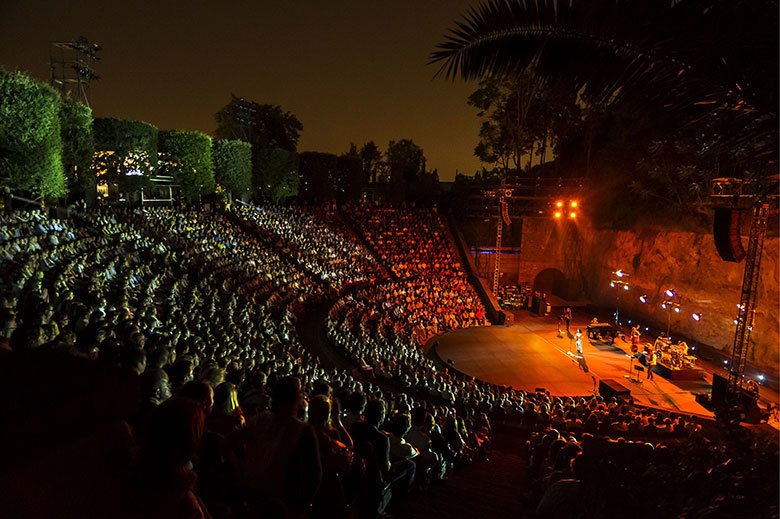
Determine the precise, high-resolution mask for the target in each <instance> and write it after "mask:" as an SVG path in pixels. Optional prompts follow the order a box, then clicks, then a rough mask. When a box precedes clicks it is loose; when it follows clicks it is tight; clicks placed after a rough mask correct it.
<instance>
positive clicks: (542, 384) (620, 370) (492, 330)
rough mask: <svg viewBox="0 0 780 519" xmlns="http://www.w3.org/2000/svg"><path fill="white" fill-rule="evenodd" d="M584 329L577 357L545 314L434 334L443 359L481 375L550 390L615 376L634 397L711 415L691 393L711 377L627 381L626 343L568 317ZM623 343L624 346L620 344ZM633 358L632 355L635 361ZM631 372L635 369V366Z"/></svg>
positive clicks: (582, 387)
mask: <svg viewBox="0 0 780 519" xmlns="http://www.w3.org/2000/svg"><path fill="white" fill-rule="evenodd" d="M577 327H580V328H581V329H582V330H583V341H582V349H583V352H582V353H583V357H582V358H578V357H577V355H576V347H575V345H574V341H573V339H570V338H569V337H567V335H566V332H565V331H564V332H563V336H562V337H560V336H558V333H557V326H556V322H555V321H554V320H552V319H551V318H549V317H532V316H530V315H529V314H528V313H527V312H525V317H524V318H523V319H521V320H520V321H519V322H515V323H514V324H513V325H511V326H486V327H480V328H466V329H462V330H456V331H453V332H449V333H446V334H444V335H441V336H439V337H437V338H436V340H437V341H438V343H439V344H438V346H437V353H438V355H439V357H441V359H442V360H444V361H447V360H449V359H451V360H452V361H453V362H454V363H455V364H454V367H455V369H457V370H458V371H461V372H463V373H466V374H468V375H471V376H474V377H476V378H478V379H480V380H484V381H486V382H491V383H493V384H500V385H506V386H512V387H514V388H517V389H522V390H525V391H534V390H535V389H536V388H544V389H546V390H548V391H549V392H550V393H551V394H553V395H572V396H574V395H589V394H593V391H594V387H597V384H598V381H599V380H601V379H615V380H617V381H618V382H620V383H621V384H623V385H624V386H625V387H627V388H629V389H630V390H631V396H632V397H633V398H634V400H635V401H636V402H637V403H641V404H644V405H649V406H653V407H658V408H664V409H669V410H675V411H681V412H685V413H695V414H699V415H702V416H708V417H711V416H712V413H711V412H709V411H707V410H706V409H705V408H704V407H702V406H701V405H699V404H698V403H697V402H696V400H695V397H694V393H698V392H706V391H709V390H710V384H711V382H712V377H711V375H710V376H707V375H706V374H705V378H703V379H701V380H675V381H671V380H666V379H664V378H663V377H661V376H660V375H658V374H655V378H654V380H647V379H646V378H645V377H646V376H647V375H646V373H641V374H640V375H641V378H640V380H641V381H642V382H641V383H636V382H632V381H629V380H628V379H627V378H625V375H628V374H629V366H630V359H629V358H628V357H627V351H628V348H629V344H627V343H626V344H623V343H622V342H623V341H621V340H617V341H616V342H615V345H614V346H607V345H601V344H597V343H591V342H590V341H589V340H588V339H587V336H586V335H585V323H584V322H583V323H576V322H575V323H572V326H571V333H572V334H574V333H575V332H576V331H577ZM623 348H625V350H624V349H623ZM634 362H635V363H636V361H634ZM634 373H636V372H634Z"/></svg>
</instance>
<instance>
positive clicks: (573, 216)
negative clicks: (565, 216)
mask: <svg viewBox="0 0 780 519" xmlns="http://www.w3.org/2000/svg"><path fill="white" fill-rule="evenodd" d="M569 218H577V213H569Z"/></svg>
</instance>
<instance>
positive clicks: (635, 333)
mask: <svg viewBox="0 0 780 519" xmlns="http://www.w3.org/2000/svg"><path fill="white" fill-rule="evenodd" d="M641 336H642V334H641V333H640V331H639V325H637V326H634V327H633V328H631V353H634V354H636V353H637V352H638V351H639V338H640V337H641Z"/></svg>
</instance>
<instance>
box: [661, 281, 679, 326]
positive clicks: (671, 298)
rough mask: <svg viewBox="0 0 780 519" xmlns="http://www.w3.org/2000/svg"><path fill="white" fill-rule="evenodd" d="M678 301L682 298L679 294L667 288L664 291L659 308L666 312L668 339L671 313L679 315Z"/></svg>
mask: <svg viewBox="0 0 780 519" xmlns="http://www.w3.org/2000/svg"><path fill="white" fill-rule="evenodd" d="M680 301H682V297H680V294H678V293H677V292H675V291H674V289H673V288H667V289H666V290H665V291H664V301H663V303H661V308H663V309H664V310H666V336H667V337H669V332H670V331H671V329H672V312H674V313H676V314H679V313H680Z"/></svg>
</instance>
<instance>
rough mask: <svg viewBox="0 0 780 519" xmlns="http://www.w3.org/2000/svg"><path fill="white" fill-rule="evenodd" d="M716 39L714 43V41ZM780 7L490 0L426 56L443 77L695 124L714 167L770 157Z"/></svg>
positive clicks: (724, 0) (765, 1) (718, 1)
mask: <svg viewBox="0 0 780 519" xmlns="http://www.w3.org/2000/svg"><path fill="white" fill-rule="evenodd" d="M714 34H717V36H718V37H717V38H713V35H714ZM776 39H777V3H776V2H774V1H772V0H755V1H750V2H748V1H728V0H679V1H673V2H670V1H668V0H666V1H664V0H633V1H628V2H624V1H621V0H609V1H607V2H597V3H594V2H592V1H590V0H573V1H571V2H558V1H556V0H541V1H539V2H533V3H532V2H524V1H521V0H489V1H486V2H483V3H482V4H480V5H479V6H478V7H473V8H471V9H470V10H469V12H468V13H467V14H466V16H465V17H464V19H463V20H462V21H460V22H458V24H457V26H456V27H455V28H454V29H452V30H451V31H450V32H449V34H448V35H447V36H446V37H445V39H444V41H443V42H442V43H440V44H439V45H438V47H437V50H435V51H434V52H433V53H432V55H431V60H430V61H431V63H433V64H438V65H439V66H440V68H439V72H438V73H439V74H443V75H445V76H447V77H450V78H455V77H462V78H464V79H470V78H484V77H490V76H493V77H513V76H518V75H520V74H522V73H524V72H532V73H533V74H534V76H536V77H539V78H545V79H552V80H555V81H557V82H561V83H565V84H567V85H568V86H569V88H570V90H571V91H573V92H577V93H578V95H579V96H580V98H581V100H582V101H583V102H584V103H587V104H588V105H590V106H596V107H599V109H601V110H606V109H609V110H618V109H619V110H621V111H624V112H630V113H631V114H632V116H633V117H634V118H642V119H645V121H646V122H652V126H653V128H654V129H655V130H656V131H658V132H664V131H665V132H667V133H668V132H670V131H675V130H677V129H680V128H682V127H685V126H695V131H696V132H698V133H699V134H700V137H701V144H702V145H703V146H704V149H705V150H706V151H708V152H712V153H717V154H718V155H720V157H721V160H724V159H728V160H731V161H734V162H742V161H744V160H746V159H750V160H753V159H755V160H757V161H763V163H764V164H766V162H767V161H771V160H773V159H774V157H775V155H776V150H777V129H778V128H777V126H778V125H777V99H778V98H777V94H778V92H777V91H778V88H777V74H767V73H766V71H767V70H773V71H774V70H777V68H778V67H777V64H778V59H777V56H778V49H777V45H767V44H766V42H769V41H775V40H776Z"/></svg>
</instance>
